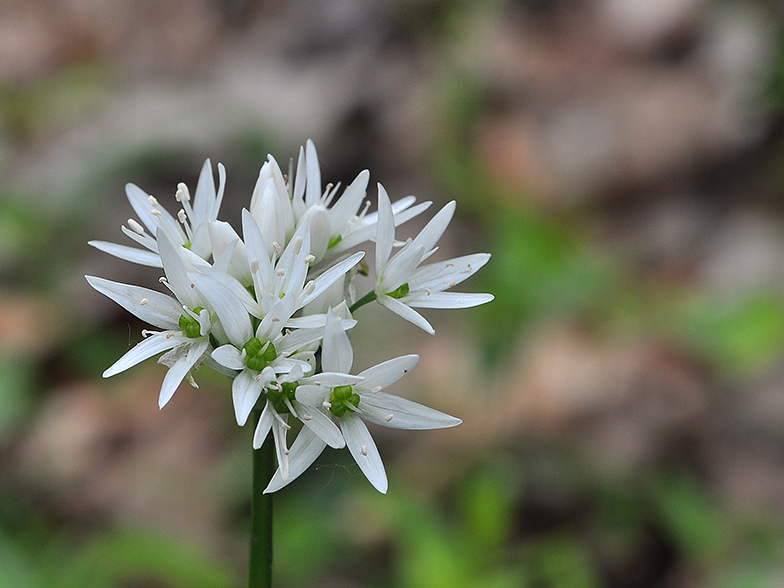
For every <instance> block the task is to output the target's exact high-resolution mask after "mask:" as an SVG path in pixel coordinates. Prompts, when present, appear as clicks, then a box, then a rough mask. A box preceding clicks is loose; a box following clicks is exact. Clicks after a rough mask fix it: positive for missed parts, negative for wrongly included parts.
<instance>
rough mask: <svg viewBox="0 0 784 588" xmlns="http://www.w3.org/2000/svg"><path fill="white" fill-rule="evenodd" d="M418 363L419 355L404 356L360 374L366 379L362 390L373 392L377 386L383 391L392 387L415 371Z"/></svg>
mask: <svg viewBox="0 0 784 588" xmlns="http://www.w3.org/2000/svg"><path fill="white" fill-rule="evenodd" d="M418 361H419V356H418V355H403V356H401V357H396V358H395V359H390V360H389V361H385V362H383V363H380V364H378V365H375V366H373V367H372V368H368V369H366V370H365V371H364V372H362V373H360V374H358V375H359V376H361V377H363V378H365V381H364V382H362V388H364V389H367V390H372V389H373V388H375V387H376V386H381V388H382V389H383V388H386V387H387V386H391V385H392V384H394V383H395V382H397V381H398V380H399V379H400V378H402V377H403V376H404V375H406V374H407V373H408V372H410V371H411V370H412V369H414V366H415V365H416V364H417V362H418Z"/></svg>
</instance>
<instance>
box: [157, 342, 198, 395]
mask: <svg viewBox="0 0 784 588" xmlns="http://www.w3.org/2000/svg"><path fill="white" fill-rule="evenodd" d="M208 346H209V341H207V339H203V340H198V339H194V343H193V344H191V346H190V347H189V349H188V353H187V354H186V355H185V356H184V357H181V358H180V359H178V360H177V361H176V362H175V363H174V365H173V366H171V367H170V368H169V371H168V372H166V376H165V377H164V378H163V384H161V394H160V396H159V397H158V407H159V408H163V407H164V406H166V403H167V402H169V400H171V397H172V396H174V393H175V392H176V391H177V387H178V386H179V385H180V384H181V383H182V380H183V379H184V378H185V376H187V375H188V372H189V371H191V369H193V366H194V365H196V362H197V361H199V359H200V358H201V356H202V355H204V352H205V351H207V347H208Z"/></svg>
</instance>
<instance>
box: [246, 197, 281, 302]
mask: <svg viewBox="0 0 784 588" xmlns="http://www.w3.org/2000/svg"><path fill="white" fill-rule="evenodd" d="M242 235H243V237H245V248H246V255H247V256H248V263H249V264H253V263H254V260H255V261H256V262H257V263H258V266H259V267H258V269H257V270H256V271H255V272H252V277H253V286H254V288H255V289H256V295H257V296H260V297H262V296H263V295H264V294H266V293H267V289H268V288H270V287H271V286H272V273H273V271H274V269H273V267H272V264H271V263H270V258H269V253H268V252H267V244H266V242H265V241H264V236H263V235H262V234H261V229H260V228H259V224H258V223H257V222H256V219H255V218H253V215H252V214H251V213H250V212H249V211H248V210H246V209H244V208H243V209H242Z"/></svg>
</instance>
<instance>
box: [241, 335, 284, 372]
mask: <svg viewBox="0 0 784 588" xmlns="http://www.w3.org/2000/svg"><path fill="white" fill-rule="evenodd" d="M242 348H243V349H244V350H245V353H246V355H245V365H247V366H248V367H249V368H250V369H252V370H255V371H257V372H260V371H261V370H263V369H264V368H265V367H267V366H268V365H269V364H270V363H271V362H272V361H275V358H276V357H278V352H277V351H276V350H275V346H274V345H273V344H272V342H271V341H267V342H265V343H262V342H261V341H260V340H259V339H258V338H256V337H253V338H251V339H248V341H247V343H245V345H243V346H242Z"/></svg>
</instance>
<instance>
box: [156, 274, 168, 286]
mask: <svg viewBox="0 0 784 588" xmlns="http://www.w3.org/2000/svg"><path fill="white" fill-rule="evenodd" d="M158 281H159V282H160V283H161V284H165V283H166V282H168V281H169V280H167V279H166V276H161V277H160V278H158Z"/></svg>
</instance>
